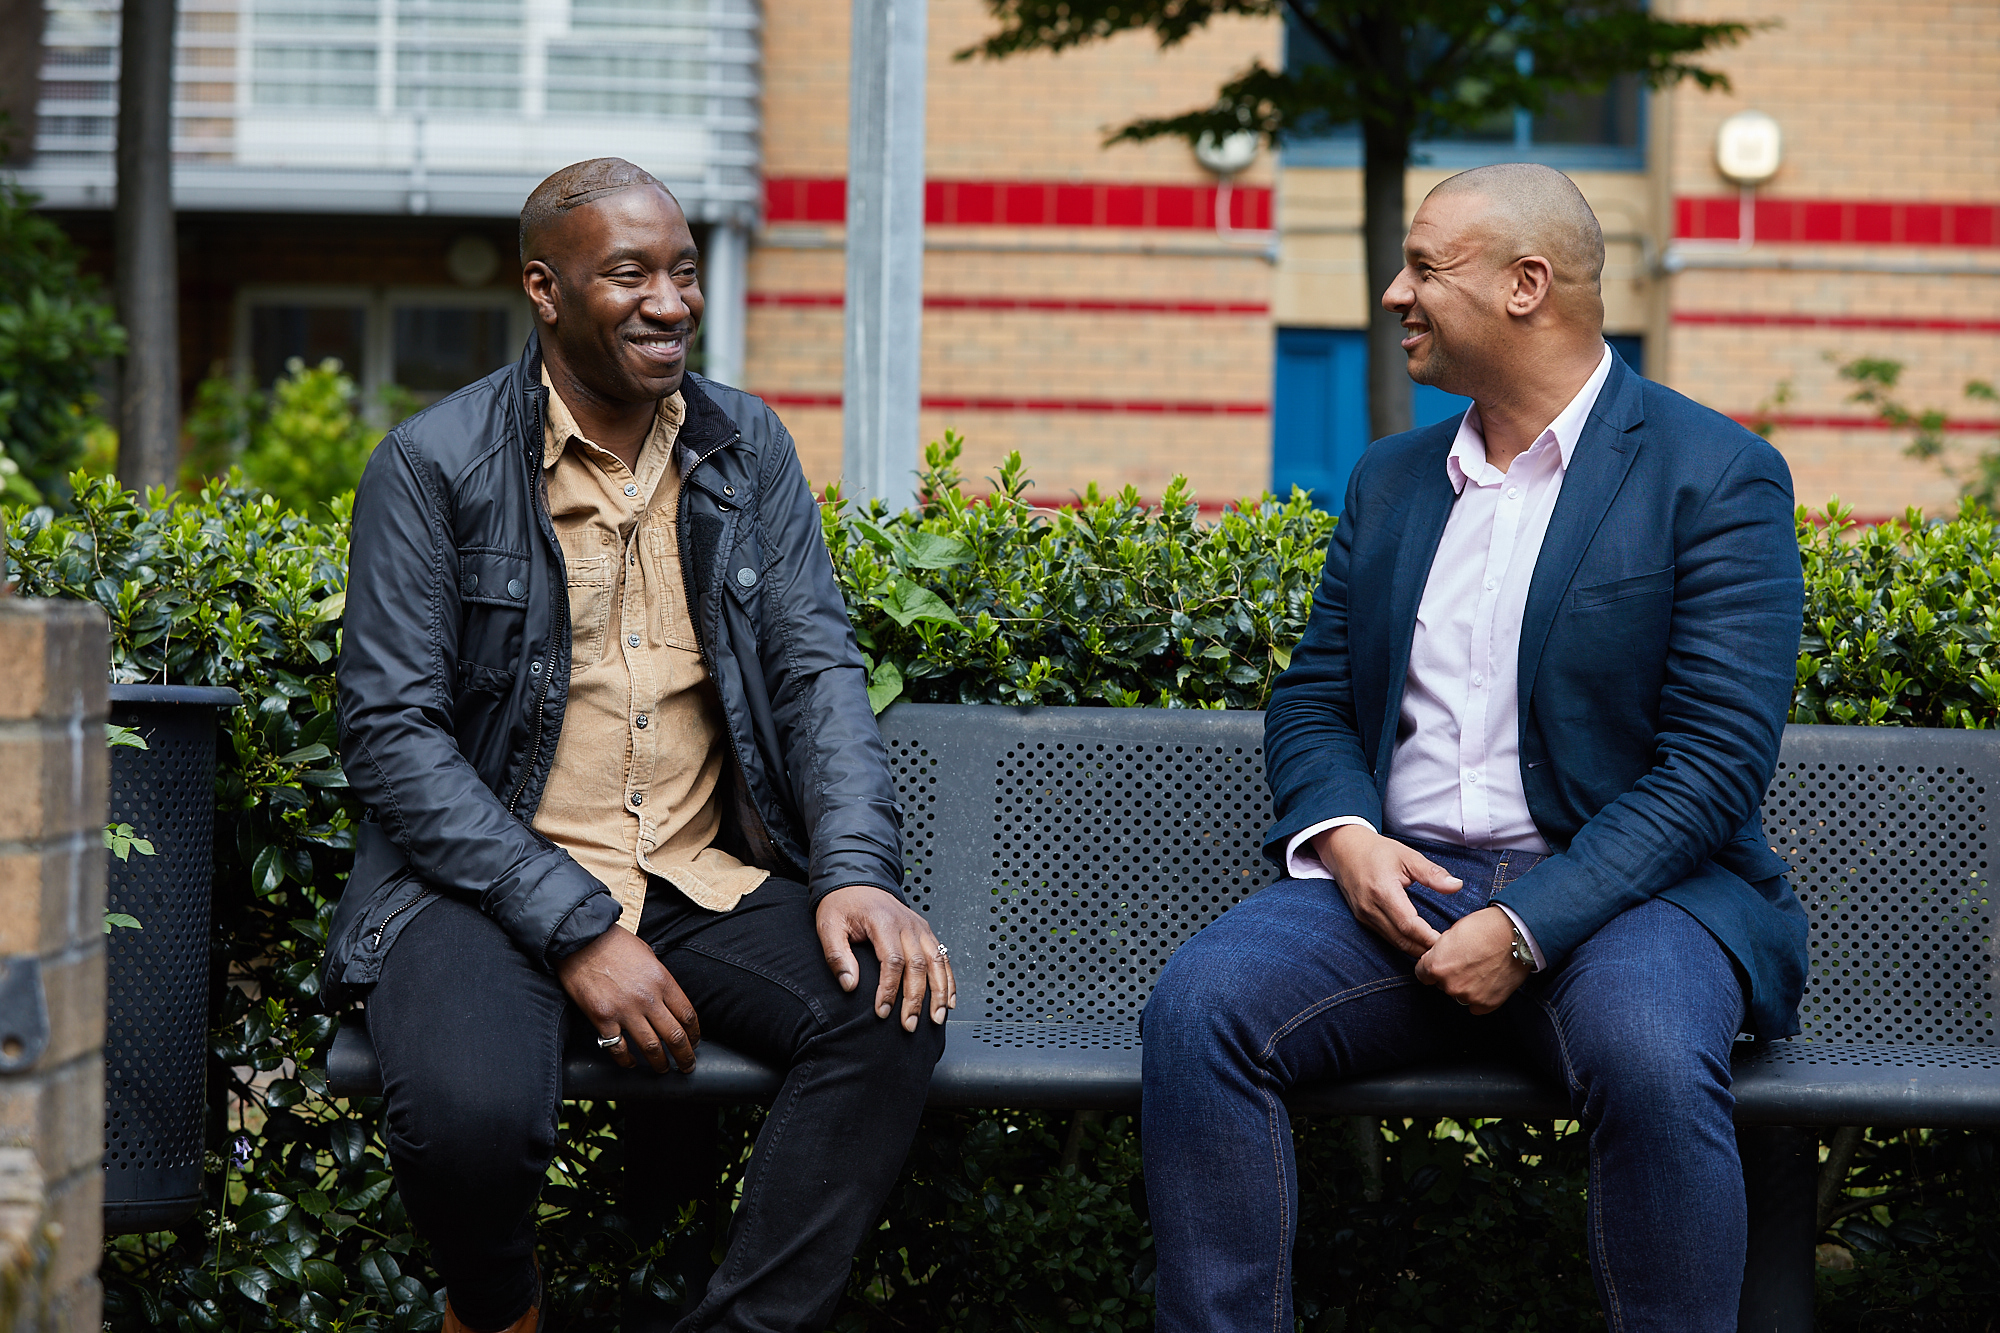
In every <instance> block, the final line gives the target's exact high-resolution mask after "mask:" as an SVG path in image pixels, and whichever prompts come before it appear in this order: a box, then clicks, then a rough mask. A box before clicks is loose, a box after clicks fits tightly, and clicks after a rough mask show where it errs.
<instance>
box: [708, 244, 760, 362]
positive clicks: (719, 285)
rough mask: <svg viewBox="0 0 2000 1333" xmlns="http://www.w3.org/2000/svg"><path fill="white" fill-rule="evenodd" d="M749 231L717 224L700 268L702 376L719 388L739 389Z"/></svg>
mask: <svg viewBox="0 0 2000 1333" xmlns="http://www.w3.org/2000/svg"><path fill="white" fill-rule="evenodd" d="M749 251H750V229H749V228H747V227H745V226H744V225H743V224H742V223H741V222H733V221H732V222H718V223H716V224H715V225H714V226H713V227H712V228H710V229H709V233H708V251H707V253H706V254H704V255H703V256H702V264H701V296H702V315H701V344H702V373H703V374H704V375H707V376H708V377H709V378H710V379H712V380H715V381H716V382H717V383H720V384H727V385H729V386H731V387H732V388H738V389H740V388H742V387H743V325H744V319H745V316H746V315H747V314H748V311H747V310H746V309H745V307H746V305H747V303H748V298H749V291H748V287H749V283H748V281H747V274H746V271H745V270H746V267H747V265H748V262H749Z"/></svg>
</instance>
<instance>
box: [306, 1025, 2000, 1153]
mask: <svg viewBox="0 0 2000 1333" xmlns="http://www.w3.org/2000/svg"><path fill="white" fill-rule="evenodd" d="M1735 1066H1736V1120H1737V1123H1738V1124H1744V1125H1878V1126H1882V1127H1885V1128H1889V1127H1912V1126H1927V1127H1931V1128H1974V1127H1978V1126H1982V1125H1991V1124H1993V1123H1995V1121H1996V1119H2000V1055H1993V1054H1986V1053H1982V1052H1978V1051H1977V1050H1976V1049H1975V1050H1974V1051H1971V1052H1967V1053H1965V1054H1963V1055H1958V1054H1955V1053H1944V1052H1940V1051H1939V1050H1938V1049H1937V1048H1935V1047H1926V1046H1908V1045H1871V1046H1853V1045H1848V1046H1827V1047H1813V1046H1806V1045H1801V1044H1798V1043H1794V1042H1772V1043H1770V1044H1768V1045H1766V1046H1763V1047H1762V1048H1755V1049H1753V1048H1751V1047H1750V1045H1749V1044H1748V1043H1745V1045H1744V1046H1743V1048H1741V1049H1740V1050H1739V1052H1738V1055H1737V1059H1736V1062H1735ZM327 1075H328V1079H329V1081H330V1083H331V1084H332V1086H333V1090H334V1091H335V1092H336V1093H338V1094H340V1095H342V1096H349V1097H354V1096H379V1095H380V1094H381V1091H382V1075H381V1071H380V1070H379V1069H377V1068H376V1065H375V1051H374V1048H373V1047H371V1046H370V1045H369V1044H368V1036H367V1029H366V1027H365V1025H364V1024H363V1023H362V1022H361V1021H360V1020H359V1019H358V1018H350V1019H349V1020H348V1021H347V1022H346V1023H344V1024H343V1025H342V1027H341V1031H340V1034H339V1036H337V1037H336V1038H335V1039H334V1044H333V1050H332V1052H331V1053H330V1054H329V1055H328V1057H327ZM779 1077H780V1076H779V1074H778V1072H777V1071H776V1070H773V1069H771V1068H770V1067H769V1066H767V1065H763V1064H760V1063H758V1062H757V1061H755V1060H752V1059H750V1058H748V1057H747V1056H743V1055H739V1054H737V1053H736V1052H735V1051H732V1050H730V1049H729V1048H728V1047H726V1046H722V1045H719V1044H717V1043H716V1042H712V1041H709V1042H703V1043H702V1045H701V1049H700V1053H699V1056H698V1058H697V1060H696V1062H695V1071H694V1073H693V1074H691V1075H682V1074H679V1073H674V1072H670V1073H667V1074H654V1073H653V1072H652V1071H651V1070H646V1069H635V1070H625V1069H620V1068H619V1067H618V1066H617V1065H616V1064H614V1063H612V1061H611V1060H610V1059H609V1058H608V1057H605V1056H601V1055H599V1054H597V1053H596V1052H594V1051H590V1052H579V1053H577V1054H575V1055H573V1056H571V1057H570V1058H569V1059H568V1060H567V1061H566V1062H565V1063H564V1066H563V1093H564V1096H566V1097H569V1098H573V1099H585V1100H605V1101H619V1100H623V1099H626V1098H642V1099H646V1100H655V1099H674V1100H685V1101H702V1102H718V1103H720V1102H753V1101H754V1102H763V1101H769V1100H770V1099H771V1098H772V1097H773V1096H774V1095H775V1094H776V1093H777V1090H778V1081H779ZM930 1103H931V1105H933V1106H975V1107H976V1106H1013V1107H1040V1108H1046V1109H1057V1110H1081V1109H1088V1110H1102V1111H1135V1110H1137V1109H1138V1107H1139V1032H1138V1025H1137V1024H1136V1023H1118V1024H1108V1023H1107V1024H1067V1023H1065V1024H1054V1023H994V1022H980V1021H978V1020H961V1019H957V1018H954V1019H953V1020H952V1021H951V1032H950V1038H949V1040H948V1041H947V1042H946V1049H945V1055H944V1059H943V1060H942V1061H940V1062H939V1064H938V1068H937V1073H936V1074H935V1075H934V1076H933V1077H932V1079H931V1096H930ZM1288 1105H1289V1106H1290V1107H1291V1109H1292V1111H1293V1112H1294V1113H1295V1114H1300V1115H1366V1116H1376V1117H1383V1118H1400V1117H1404V1116H1454V1117H1458V1118H1461V1119H1467V1118H1489V1117H1496V1116H1507V1117H1511V1118H1513V1119H1517V1120H1565V1119H1568V1118H1569V1116H1570V1114H1571V1112H1570V1106H1569V1100H1568V1098H1566V1097H1564V1096H1563V1094H1562V1092H1561V1090H1560V1089H1559V1088H1557V1087H1556V1086H1554V1085H1553V1084H1551V1083H1549V1082H1547V1081H1546V1080H1544V1079H1541V1078H1538V1077H1536V1076H1534V1075H1532V1074H1530V1073H1528V1072H1527V1071H1526V1070H1523V1069H1520V1068H1518V1067H1515V1066H1512V1065H1508V1064H1503V1063H1471V1062H1468V1063H1464V1064H1452V1065H1440V1066H1430V1067H1416V1068H1411V1069H1401V1070H1396V1071H1394V1072H1392V1073H1385V1074H1375V1075H1371V1076H1369V1077H1367V1078H1357V1079H1349V1080H1346V1081H1344V1082H1341V1083H1333V1084H1328V1085H1325V1086H1323V1087H1317V1088H1309V1089H1304V1090H1301V1091H1299V1092H1297V1093H1295V1094H1293V1096H1292V1097H1290V1098H1289V1099H1288Z"/></svg>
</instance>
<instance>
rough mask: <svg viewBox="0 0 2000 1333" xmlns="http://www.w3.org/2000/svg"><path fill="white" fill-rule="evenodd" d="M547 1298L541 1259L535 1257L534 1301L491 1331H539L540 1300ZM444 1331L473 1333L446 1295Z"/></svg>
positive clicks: (497, 1332)
mask: <svg viewBox="0 0 2000 1333" xmlns="http://www.w3.org/2000/svg"><path fill="white" fill-rule="evenodd" d="M547 1298H548V1294H547V1293H546V1292H544V1291H543V1290H542V1264H541V1260H539V1259H537V1260H536V1261H535V1300H534V1303H533V1304H532V1305H530V1306H529V1307H528V1311H527V1313H526V1314H524V1315H522V1316H521V1317H520V1318H519V1319H516V1320H515V1321H514V1322H513V1323H511V1324H509V1325H507V1327H505V1328H503V1329H495V1330H493V1333H541V1327H542V1302H543V1301H544V1300H546V1299H547ZM444 1333H473V1330H472V1329H470V1328H468V1327H466V1325H465V1323H464V1321H463V1320H461V1319H460V1318H459V1317H458V1312H457V1311H456V1310H453V1309H452V1308H451V1298H450V1297H446V1298H445V1303H444Z"/></svg>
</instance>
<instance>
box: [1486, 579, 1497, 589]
mask: <svg viewBox="0 0 2000 1333" xmlns="http://www.w3.org/2000/svg"><path fill="white" fill-rule="evenodd" d="M1499 586H1500V584H1499V583H1498V582H1497V581H1495V580H1493V579H1488V580H1486V591H1488V592H1492V591H1493V590H1494V589H1495V588H1497V587H1499Z"/></svg>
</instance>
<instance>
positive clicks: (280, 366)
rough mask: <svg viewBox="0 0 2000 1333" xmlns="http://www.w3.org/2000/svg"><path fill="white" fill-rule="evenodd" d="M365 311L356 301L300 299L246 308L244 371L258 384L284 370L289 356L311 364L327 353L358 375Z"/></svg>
mask: <svg viewBox="0 0 2000 1333" xmlns="http://www.w3.org/2000/svg"><path fill="white" fill-rule="evenodd" d="M367 326H368V311H367V309H366V308H365V307H363V306H360V305H307V304H304V303H299V304H296V305H295V304H292V303H290V302H287V303H284V304H270V305H254V306H252V307H250V346H249V348H248V352H249V361H250V374H251V376H252V377H253V378H254V379H255V381H256V383H257V386H258V387H259V388H269V387H270V385H271V382H272V381H273V380H276V379H277V378H279V377H280V376H282V375H283V374H284V373H285V363H286V362H287V361H289V360H291V359H292V358H293V357H297V358H299V359H300V360H301V361H304V362H305V363H306V364H307V365H309V366H316V365H318V364H319V363H320V362H322V361H324V360H325V359H326V358H328V357H334V358H336V359H338V360H339V362H340V363H341V365H343V366H345V367H347V369H348V370H349V371H350V372H351V373H354V374H357V375H358V374H360V372H361V367H362V364H363V361H364V359H365V358H364V356H363V343H364V342H365V340H366V338H367Z"/></svg>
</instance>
